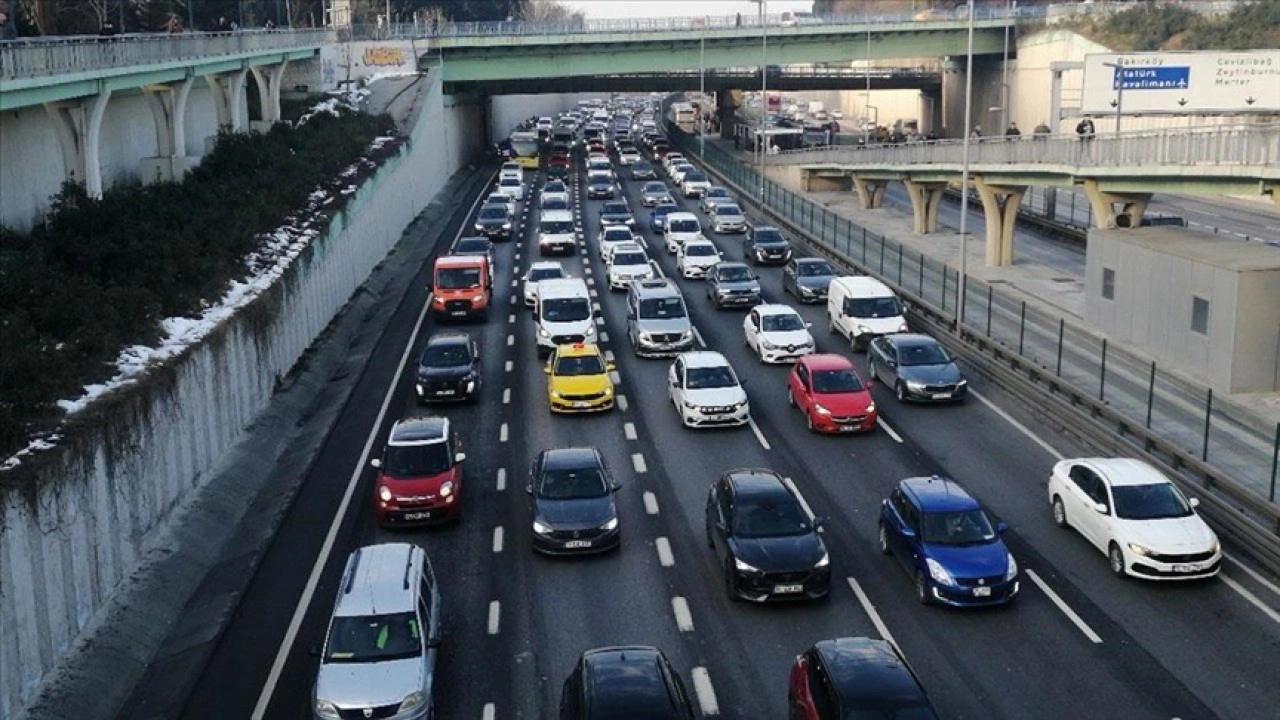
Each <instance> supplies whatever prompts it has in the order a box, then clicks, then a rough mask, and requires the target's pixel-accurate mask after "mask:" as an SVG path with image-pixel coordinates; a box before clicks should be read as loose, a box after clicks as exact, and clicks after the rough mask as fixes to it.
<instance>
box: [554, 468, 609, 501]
mask: <svg viewBox="0 0 1280 720" xmlns="http://www.w3.org/2000/svg"><path fill="white" fill-rule="evenodd" d="M608 494H609V486H608V484H606V483H605V480H604V474H603V473H602V472H600V468H598V467H583V468H564V469H560V470H543V471H542V482H541V483H540V484H539V485H538V497H540V498H545V499H547V500H582V499H586V498H598V497H604V496H605V495H608Z"/></svg>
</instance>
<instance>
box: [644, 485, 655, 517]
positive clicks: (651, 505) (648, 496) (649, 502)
mask: <svg viewBox="0 0 1280 720" xmlns="http://www.w3.org/2000/svg"><path fill="white" fill-rule="evenodd" d="M643 497H644V511H645V512H646V513H648V514H650V515H657V514H658V496H657V495H654V494H653V493H652V492H649V491H648V490H645V491H644V496H643Z"/></svg>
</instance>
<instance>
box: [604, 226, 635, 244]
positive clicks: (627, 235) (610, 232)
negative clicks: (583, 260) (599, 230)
mask: <svg viewBox="0 0 1280 720" xmlns="http://www.w3.org/2000/svg"><path fill="white" fill-rule="evenodd" d="M634 240H635V238H634V237H633V236H632V235H631V231H630V230H628V229H626V228H624V227H612V228H605V231H604V237H603V238H602V239H601V242H607V243H618V242H632V241H634Z"/></svg>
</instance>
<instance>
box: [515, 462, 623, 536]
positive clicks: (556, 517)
mask: <svg viewBox="0 0 1280 720" xmlns="http://www.w3.org/2000/svg"><path fill="white" fill-rule="evenodd" d="M525 490H526V491H528V493H529V495H530V496H531V497H532V498H533V505H532V515H533V518H532V520H533V522H532V526H533V549H534V550H536V551H538V552H542V553H546V554H549V555H570V554H579V553H596V552H605V551H607V550H612V549H614V548H616V547H618V546H619V544H621V542H622V532H621V530H620V529H619V528H618V507H617V505H616V504H615V503H614V501H613V494H614V493H615V492H617V490H618V483H616V482H614V480H613V478H612V477H611V476H610V475H609V470H608V469H607V468H606V467H605V464H604V458H603V457H601V455H600V451H599V450H596V449H595V448H593V447H577V448H557V449H554V450H543V451H542V452H541V453H539V454H538V457H537V459H536V460H534V461H533V467H532V468H531V469H530V471H529V484H528V486H527V487H526V488H525Z"/></svg>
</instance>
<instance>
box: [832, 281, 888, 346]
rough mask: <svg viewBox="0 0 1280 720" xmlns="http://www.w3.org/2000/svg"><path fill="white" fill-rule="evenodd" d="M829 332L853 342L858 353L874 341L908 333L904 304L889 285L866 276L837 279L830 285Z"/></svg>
mask: <svg viewBox="0 0 1280 720" xmlns="http://www.w3.org/2000/svg"><path fill="white" fill-rule="evenodd" d="M827 329H829V330H830V331H831V332H832V333H834V334H839V335H843V336H845V337H846V338H848V339H849V346H850V348H852V349H853V351H854V352H861V351H862V350H864V349H866V348H867V347H868V345H869V344H870V343H871V341H872V340H874V339H875V338H877V337H879V336H881V335H889V334H892V333H904V332H907V330H908V327H907V319H906V318H905V317H904V310H903V307H902V302H901V301H900V300H899V299H898V296H897V295H894V294H893V290H890V289H889V286H888V285H885V284H884V283H882V282H880V281H879V280H877V279H875V278H873V277H867V276H865V275H848V276H843V277H835V278H832V279H831V282H830V283H828V284H827Z"/></svg>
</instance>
